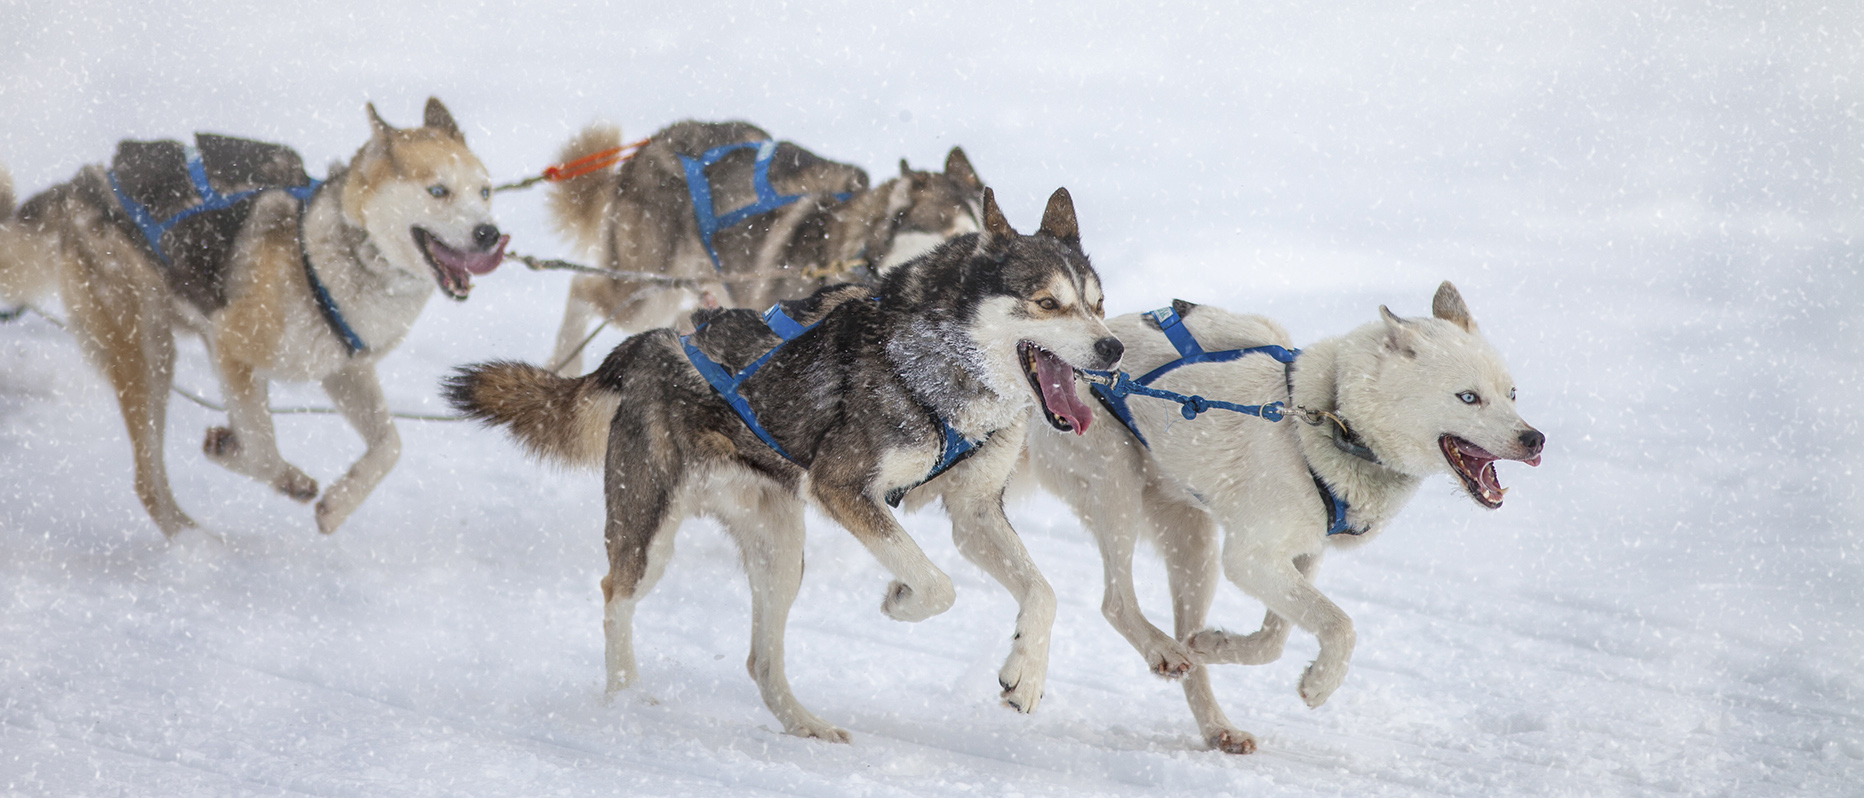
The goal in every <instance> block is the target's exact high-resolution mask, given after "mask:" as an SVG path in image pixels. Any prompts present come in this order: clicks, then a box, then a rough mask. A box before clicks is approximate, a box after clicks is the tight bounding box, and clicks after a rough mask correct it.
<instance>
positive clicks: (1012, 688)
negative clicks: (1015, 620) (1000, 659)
mask: <svg viewBox="0 0 1864 798" xmlns="http://www.w3.org/2000/svg"><path fill="white" fill-rule="evenodd" d="M1037 659H1038V658H1037V657H1035V656H1033V655H1030V654H1026V653H1024V652H1022V651H1012V652H1010V659H1009V661H1007V662H1005V663H1003V670H1001V671H998V672H997V684H998V685H1000V686H1001V687H1002V688H1003V696H1002V697H1003V705H1004V706H1006V707H1009V708H1010V709H1014V710H1016V711H1017V712H1021V713H1023V714H1025V715H1027V714H1029V713H1031V712H1034V711H1036V705H1037V704H1040V703H1042V692H1043V691H1042V687H1043V684H1044V683H1045V682H1046V681H1047V680H1048V662H1047V661H1046V659H1045V658H1044V661H1041V662H1037V661H1036V660H1037Z"/></svg>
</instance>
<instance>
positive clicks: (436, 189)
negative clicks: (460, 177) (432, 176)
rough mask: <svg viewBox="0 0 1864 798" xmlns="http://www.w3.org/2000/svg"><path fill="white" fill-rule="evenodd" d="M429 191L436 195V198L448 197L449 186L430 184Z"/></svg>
mask: <svg viewBox="0 0 1864 798" xmlns="http://www.w3.org/2000/svg"><path fill="white" fill-rule="evenodd" d="M427 193H429V194H432V195H434V199H446V198H447V187H446V186H441V185H432V186H428V187H427Z"/></svg>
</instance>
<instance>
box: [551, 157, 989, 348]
mask: <svg viewBox="0 0 1864 798" xmlns="http://www.w3.org/2000/svg"><path fill="white" fill-rule="evenodd" d="M620 140H621V132H620V131H619V130H617V129H615V128H613V127H606V126H596V127H591V128H589V129H587V130H585V131H583V132H582V133H581V134H580V135H578V136H577V137H576V138H575V139H574V140H572V141H571V142H570V143H569V144H568V145H566V146H565V147H564V149H563V152H562V154H561V157H562V159H563V160H564V161H566V162H567V161H572V160H575V159H577V158H582V157H585V156H588V155H590V154H592V153H597V152H601V151H602V150H604V149H607V148H610V147H614V146H616V145H617V144H618V143H619V142H620ZM759 145H764V147H765V148H763V149H760V146H759ZM708 152H714V153H717V160H716V161H715V162H712V163H710V164H706V165H703V166H695V164H698V163H700V162H701V160H703V157H704V155H705V154H706V153H708ZM695 170H696V171H697V174H699V175H702V176H703V179H702V180H700V181H699V182H701V183H703V184H704V185H703V186H701V187H700V191H702V192H705V191H709V193H710V195H711V199H712V202H711V203H710V205H711V207H709V208H704V209H703V210H704V211H706V215H707V217H708V219H711V220H729V219H730V218H731V217H732V212H733V211H734V210H740V209H746V208H751V209H752V211H753V212H752V213H750V214H748V215H747V218H743V219H742V220H740V221H737V222H736V223H734V224H730V225H725V226H721V227H720V228H719V229H717V230H716V235H714V236H712V237H710V238H708V237H707V235H706V231H705V230H703V229H702V224H701V222H699V220H698V219H697V217H695V215H694V208H695V205H694V203H693V197H694V196H695V193H694V191H693V186H692V185H691V184H689V182H688V179H687V178H688V176H689V175H692V174H694V173H695ZM760 183H761V184H762V185H760ZM759 189H762V191H760V190H759ZM983 193H984V183H983V181H982V180H981V179H979V178H978V176H977V172H976V171H974V170H973V169H972V168H971V162H970V160H969V159H967V158H966V157H965V155H964V151H963V150H961V149H958V148H957V147H953V148H952V149H951V152H950V153H949V154H948V155H947V156H946V157H945V171H944V172H943V173H938V172H921V171H917V170H914V169H913V168H912V167H910V166H907V164H906V161H905V160H901V161H900V176H899V177H896V178H893V179H891V180H888V181H886V182H884V183H881V184H880V185H879V186H876V187H873V188H869V187H868V181H867V173H866V172H863V171H861V169H859V168H858V167H854V166H850V165H848V164H843V163H837V162H835V161H830V160H828V159H825V158H821V157H818V156H816V155H815V154H814V153H811V152H809V151H808V150H805V149H803V148H801V147H798V146H796V145H794V144H791V143H789V142H787V141H785V142H777V141H773V140H772V139H771V137H770V134H768V133H765V132H764V131H762V130H760V129H758V128H757V127H754V126H752V125H749V124H746V123H744V122H720V123H708V122H680V123H677V124H674V125H671V126H669V127H667V128H665V129H663V130H661V131H660V132H658V133H655V134H654V135H653V137H652V138H650V139H648V143H647V145H646V146H645V147H643V148H642V149H641V151H640V152H639V154H637V155H635V156H634V157H633V158H632V159H630V160H628V161H626V162H624V163H623V164H622V165H621V168H620V169H619V170H616V171H606V172H597V173H593V174H590V175H587V176H584V177H578V178H573V179H570V180H567V181H565V182H563V183H560V184H558V185H557V187H556V191H555V192H554V193H553V194H552V195H551V198H550V208H551V212H552V216H553V217H554V218H555V221H556V224H557V227H558V229H560V230H561V231H563V232H564V233H565V234H567V235H569V236H570V237H571V238H573V239H575V241H576V242H577V243H578V245H579V246H580V247H582V249H583V250H584V253H585V255H586V256H588V257H591V258H593V259H595V260H596V262H597V263H600V264H602V266H603V267H604V268H608V269H612V270H619V271H632V272H657V273H662V274H666V275H668V276H670V277H677V278H683V279H685V280H688V281H691V282H689V283H688V284H687V285H686V286H676V285H668V284H665V283H649V282H637V281H630V280H623V279H614V278H610V277H604V276H599V275H581V276H578V277H577V278H576V279H575V280H573V281H572V282H571V283H570V296H569V302H568V303H567V305H566V307H565V308H564V311H563V326H562V329H561V331H560V332H559V333H558V334H557V345H556V351H555V352H554V353H553V354H552V355H551V357H550V362H551V363H552V364H557V365H558V369H557V370H558V372H559V373H561V374H563V375H565V376H575V375H577V374H580V373H582V350H581V346H582V342H583V339H584V338H585V337H586V336H587V334H588V329H589V323H590V321H591V320H592V319H595V318H597V317H605V318H608V319H609V320H611V321H613V322H614V323H616V324H617V325H619V326H621V327H622V328H623V329H625V330H627V331H629V332H639V331H641V330H645V329H650V328H654V327H665V326H672V325H674V324H675V323H676V322H678V321H680V320H682V318H683V316H684V314H685V312H686V311H688V310H691V309H692V308H693V307H694V306H695V305H696V304H699V302H700V300H701V297H702V296H704V295H705V294H708V293H709V294H710V295H711V296H712V297H713V298H714V299H716V300H718V301H721V302H724V303H725V304H728V305H730V306H733V307H748V308H756V309H763V308H765V307H768V306H769V305H770V303H772V302H775V301H777V300H779V299H795V298H799V297H802V296H805V295H807V294H809V293H810V292H812V291H814V290H815V289H817V288H820V287H822V286H823V285H824V284H825V283H826V282H830V281H834V282H839V281H842V280H850V279H859V278H860V277H861V276H862V275H863V274H864V275H865V276H866V277H869V278H872V277H878V276H879V275H880V274H881V273H882V272H884V271H886V270H887V269H890V268H892V267H893V266H896V265H898V264H900V263H904V262H906V261H907V260H910V259H912V258H913V257H915V256H917V255H920V254H923V253H925V252H928V251H930V250H931V249H932V248H933V247H935V246H937V245H939V244H941V243H943V242H944V241H946V240H947V239H950V238H952V237H954V236H958V235H963V234H965V233H974V232H977V230H978V220H979V219H980V218H981V214H982V209H983V208H982V205H981V204H980V203H981V202H982V198H983ZM771 197H782V198H789V197H796V198H798V199H796V201H793V202H789V203H787V204H782V205H777V204H776V203H775V202H770V203H765V202H764V200H766V199H769V198H771Z"/></svg>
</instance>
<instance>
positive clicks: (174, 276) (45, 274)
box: [0, 98, 507, 536]
mask: <svg viewBox="0 0 1864 798" xmlns="http://www.w3.org/2000/svg"><path fill="white" fill-rule="evenodd" d="M367 113H368V117H369V124H370V127H371V135H370V137H369V140H368V142H367V143H365V144H364V145H363V146H362V148H361V149H360V150H358V151H357V153H356V155H355V157H354V158H352V159H351V160H350V162H349V164H348V166H347V167H339V168H336V169H333V173H332V174H331V176H330V178H329V180H328V181H326V182H325V183H324V185H323V186H322V187H321V188H319V189H318V190H317V192H316V193H315V194H314V195H312V197H311V199H310V200H309V202H308V203H307V204H301V203H299V201H298V200H296V199H294V198H292V197H291V196H290V195H289V194H287V193H285V192H284V191H282V190H273V191H266V192H265V193H262V194H259V195H257V196H256V197H254V198H253V199H252V200H250V202H251V203H252V206H251V210H250V212H249V213H247V214H246V216H245V217H244V219H243V221H242V222H240V223H239V224H238V225H237V230H234V231H230V235H232V239H233V240H232V245H231V247H230V248H228V249H227V250H226V253H227V254H226V256H225V257H224V258H223V259H220V258H218V257H216V259H217V260H219V261H220V262H218V263H215V264H213V266H214V267H215V268H216V269H217V271H216V272H215V273H214V275H213V283H214V287H215V288H216V290H215V291H212V292H205V293H203V292H200V291H187V290H184V289H187V288H188V287H189V286H190V285H192V283H189V282H188V280H187V278H186V276H185V275H181V274H179V273H178V271H177V270H175V269H172V268H170V267H169V266H167V265H165V264H164V263H163V262H162V261H161V260H159V259H158V258H157V255H156V252H155V250H154V249H153V248H152V247H151V245H150V244H149V242H147V241H146V240H145V239H144V238H143V234H142V232H141V231H140V230H139V229H138V228H137V227H136V225H135V224H134V223H133V222H132V221H131V220H130V217H129V214H128V213H127V212H126V211H125V210H124V208H123V206H122V204H121V203H120V202H119V201H118V199H117V196H116V195H115V194H114V193H113V192H112V190H111V187H110V178H109V176H108V173H107V172H106V170H105V169H104V167H102V166H86V167H84V168H83V170H81V171H80V172H79V173H78V176H77V177H76V178H74V179H73V180H71V181H70V182H67V183H62V184H60V185H57V186H54V187H52V188H50V189H47V190H46V191H44V192H41V193H40V194H38V195H36V196H34V197H33V198H31V199H29V200H27V201H26V203H25V204H24V205H23V206H21V207H20V208H19V210H18V213H17V214H13V213H8V214H6V215H5V216H4V217H0V299H5V300H7V301H9V302H31V301H34V300H36V299H39V298H40V297H42V296H44V295H46V294H49V293H50V292H51V291H52V290H53V289H54V288H59V289H60V290H61V298H62V299H63V303H64V306H65V310H66V312H67V313H68V314H69V315H70V317H71V323H72V328H73V331H74V332H75V333H76V334H77V336H78V340H79V342H80V343H81V344H82V346H83V348H84V351H85V353H86V354H87V355H88V356H89V358H90V359H91V360H92V362H94V363H96V364H97V366H98V367H99V368H101V369H102V370H103V372H104V375H105V376H106V377H107V378H108V379H109V380H110V383H111V385H112V387H114V388H115V389H116V394H117V399H118V403H119V404H120V405H121V408H122V411H123V420H124V423H125V424H126V425H127V427H128V430H129V437H130V446H131V448H132V450H133V451H134V453H135V458H136V482H135V485H136V495H137V497H138V498H140V499H141V500H142V504H143V507H144V508H145V509H147V510H148V512H149V515H150V517H151V518H153V519H154V520H155V523H156V526H158V527H160V528H161V530H162V532H163V533H164V534H167V535H169V536H173V535H175V534H176V533H178V532H180V531H181V530H183V529H186V528H189V527H192V526H195V523H194V521H193V519H191V518H189V517H188V515H187V514H186V513H184V512H182V510H181V507H180V506H179V505H178V504H177V503H176V502H175V497H174V495H173V493H172V492H171V491H170V489H169V484H168V472H167V467H166V465H165V464H164V462H163V458H162V441H163V436H164V426H165V422H166V419H167V408H168V394H169V389H170V386H171V383H172V382H173V379H174V364H175V333H174V331H175V329H176V328H181V329H183V330H185V331H189V332H193V333H195V334H198V335H200V336H201V337H202V338H204V339H205V340H206V342H207V351H208V352H209V353H210V355H211V356H212V358H213V361H214V363H213V365H214V370H215V373H216V374H217V375H218V376H219V380H220V389H221V394H222V396H224V397H225V398H226V402H227V406H228V411H227V416H228V422H229V423H228V426H226V427H214V428H211V429H209V430H208V431H207V436H206V441H205V443H204V444H203V448H204V450H205V452H206V454H207V457H208V459H210V460H213V461H214V462H216V463H219V464H220V465H222V466H225V467H226V468H228V469H231V470H232V471H235V472H237V473H240V474H244V475H246V476H248V477H251V478H253V479H255V480H258V481H259V482H261V483H263V484H266V485H269V486H271V487H272V488H273V489H275V490H277V491H278V492H280V493H283V494H285V495H286V496H288V497H290V498H291V499H293V500H295V501H300V502H308V501H310V500H312V499H315V498H317V496H318V487H317V480H315V479H312V478H311V477H310V476H309V475H307V474H305V473H304V472H303V471H301V470H299V469H298V468H297V467H296V466H294V465H292V464H290V463H287V462H285V459H284V457H283V456H282V455H280V454H279V452H278V445H277V443H276V441H275V440H274V437H273V430H272V416H271V410H270V409H269V407H268V405H267V395H268V390H267V387H268V385H269V384H270V382H271V381H272V380H318V381H320V382H321V383H322V384H323V387H324V390H325V391H326V392H327V393H329V395H330V398H331V399H332V400H333V401H334V402H335V403H336V406H337V407H338V408H339V409H340V410H341V411H342V412H343V415H344V417H345V418H347V419H348V420H349V422H350V424H351V425H352V426H354V427H355V428H356V430H357V431H358V432H360V433H361V434H362V436H363V439H364V440H365V441H366V443H367V445H368V449H367V450H366V451H365V452H364V453H363V455H362V457H361V458H360V459H359V460H357V461H356V463H355V465H353V466H351V468H350V469H349V471H348V473H346V474H345V475H344V476H343V477H341V478H339V479H338V480H337V481H336V482H335V483H334V484H332V485H331V486H330V488H329V489H328V490H326V491H324V493H323V498H322V499H321V500H320V501H318V502H317V509H316V519H317V527H318V529H319V530H321V531H323V532H334V531H336V529H337V527H338V526H339V525H341V524H342V523H343V521H344V520H345V519H346V518H348V517H349V515H350V513H351V512H353V511H355V509H356V508H357V507H358V506H359V505H361V504H362V502H363V500H364V499H365V498H367V497H368V495H369V493H370V491H372V490H374V489H375V486H376V484H377V483H379V482H380V481H381V480H382V478H383V477H384V476H387V474H388V471H389V469H391V468H393V467H394V464H395V461H396V460H397V459H398V458H399V457H400V452H401V443H400V438H399V437H398V436H397V435H396V432H395V426H394V423H393V421H392V420H391V419H390V417H389V411H388V406H387V403H386V402H385V401H384V400H383V397H382V388H381V385H380V383H379V382H378V381H377V380H376V375H375V363H376V361H377V360H379V359H380V358H381V357H382V356H383V355H386V354H387V353H388V352H389V351H390V350H392V349H393V348H394V347H395V346H396V345H397V344H399V343H400V342H401V340H402V338H404V337H405V336H406V335H407V334H408V331H409V330H410V329H411V328H412V327H413V325H414V320H415V318H416V317H417V316H419V315H420V312H421V309H422V308H423V307H424V306H425V305H426V304H427V300H428V298H429V297H431V296H433V294H434V288H435V286H436V285H438V286H439V287H440V288H441V290H443V291H445V292H446V293H447V295H448V296H450V297H452V298H454V299H459V300H463V299H465V298H466V296H467V294H468V292H470V291H471V290H472V275H474V274H483V273H485V272H488V271H491V270H492V269H493V268H494V267H496V266H497V265H498V262H499V260H500V259H501V258H502V257H503V253H504V247H505V242H506V240H507V237H506V236H504V235H502V234H500V233H499V231H498V228H497V226H495V225H494V224H493V223H492V212H491V201H490V198H491V181H490V179H489V177H488V176H487V174H486V170H485V167H484V166H482V165H481V164H480V163H479V158H478V157H477V156H475V155H474V154H473V153H472V150H470V149H468V148H467V146H466V139H465V137H464V136H463V135H462V134H461V133H460V129H459V126H458V125H457V124H456V123H455V122H454V120H453V116H452V114H450V113H449V112H448V111H447V109H446V107H445V106H443V105H441V104H440V101H439V100H437V99H432V98H429V99H428V101H427V107H426V112H425V119H424V122H423V124H422V126H421V127H418V128H409V129H397V128H394V127H391V126H389V124H388V123H387V122H384V121H382V117H381V116H380V115H378V114H377V113H376V112H375V106H373V105H370V106H368V107H367ZM176 149H179V147H178V146H177V147H176ZM291 157H292V159H293V160H294V161H295V159H296V156H295V154H294V155H292V156H291ZM7 204H10V203H7ZM167 240H168V239H167V238H164V241H167ZM176 246H183V245H176ZM171 254H173V253H171ZM307 261H308V262H309V266H307V265H306V264H307ZM310 270H314V271H315V273H316V275H317V279H318V282H319V283H320V284H321V286H322V287H323V289H324V290H325V291H326V292H327V294H328V297H327V301H328V302H330V303H333V304H334V305H335V307H336V308H337V309H338V312H340V314H341V317H342V318H343V319H344V321H345V322H347V324H348V325H349V326H350V328H351V329H352V331H353V332H354V334H355V336H356V337H357V338H360V340H361V342H362V344H363V346H364V348H363V349H361V350H360V351H357V352H354V353H352V352H351V351H350V349H349V347H348V346H346V344H345V341H344V339H343V338H340V337H339V336H338V333H337V330H336V327H335V325H334V324H333V323H332V322H331V321H329V320H328V318H327V314H326V313H325V312H323V311H322V310H320V308H319V303H320V299H319V298H318V297H317V296H316V292H315V291H314V289H313V287H312V282H311V279H310V277H309V276H307V271H310ZM203 296H205V297H206V298H205V299H203V298H202V297H203Z"/></svg>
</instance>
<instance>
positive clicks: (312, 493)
mask: <svg viewBox="0 0 1864 798" xmlns="http://www.w3.org/2000/svg"><path fill="white" fill-rule="evenodd" d="M272 489H273V490H276V491H278V492H279V493H283V494H285V497H286V498H288V499H291V500H292V501H294V502H297V503H299V504H303V503H305V502H308V501H310V500H312V499H315V498H317V480H315V479H311V477H310V475H308V474H305V473H304V472H303V471H299V470H298V468H297V466H285V473H283V474H280V475H279V477H278V480H277V481H275V482H273V483H272ZM318 515H320V516H321V515H322V513H321V512H320V513H318Z"/></svg>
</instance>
